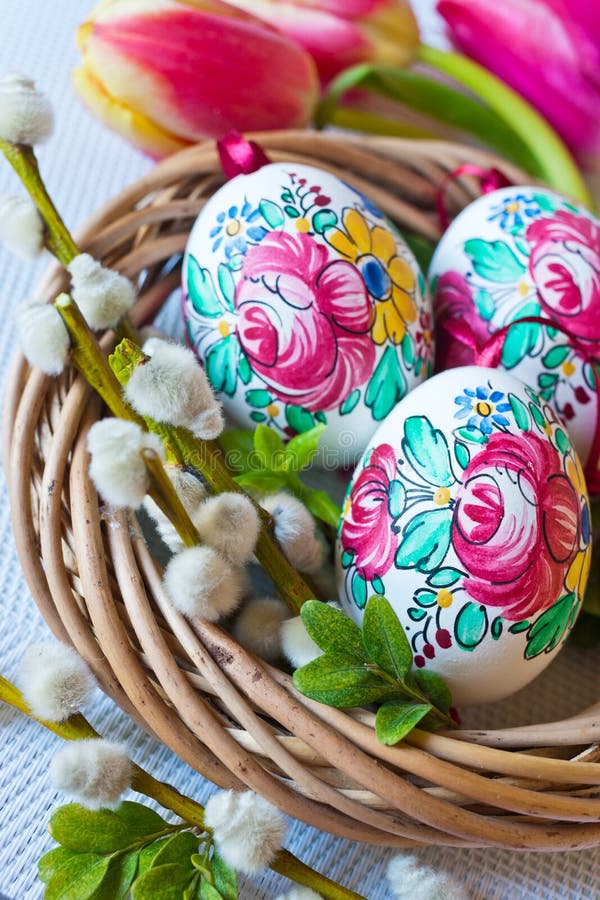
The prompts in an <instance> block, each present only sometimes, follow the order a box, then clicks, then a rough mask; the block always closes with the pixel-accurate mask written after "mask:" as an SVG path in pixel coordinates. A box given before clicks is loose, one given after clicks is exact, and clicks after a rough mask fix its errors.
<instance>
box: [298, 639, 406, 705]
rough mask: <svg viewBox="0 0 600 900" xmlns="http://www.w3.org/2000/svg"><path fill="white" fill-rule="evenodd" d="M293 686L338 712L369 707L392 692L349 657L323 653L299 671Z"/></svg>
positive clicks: (362, 665) (346, 654)
mask: <svg viewBox="0 0 600 900" xmlns="http://www.w3.org/2000/svg"><path fill="white" fill-rule="evenodd" d="M294 686H295V688H296V690H298V691H300V693H301V694H304V696H305V697H310V698H311V699H312V700H317V701H318V702H319V703H325V704H327V706H335V707H337V708H338V709H345V708H347V707H352V706H367V704H369V703H374V702H375V700H379V699H380V698H381V697H382V696H384V695H385V693H386V692H387V691H388V690H389V685H388V684H387V682H385V681H383V679H381V678H380V677H379V676H378V675H376V674H375V673H374V672H373V671H372V670H371V669H369V668H368V667H367V666H366V665H364V664H362V663H359V662H357V660H356V657H355V656H351V655H350V654H348V653H324V654H323V655H322V656H318V657H317V658H316V659H313V660H312V662H309V663H308V665H306V666H302V668H301V669H296V671H295V672H294Z"/></svg>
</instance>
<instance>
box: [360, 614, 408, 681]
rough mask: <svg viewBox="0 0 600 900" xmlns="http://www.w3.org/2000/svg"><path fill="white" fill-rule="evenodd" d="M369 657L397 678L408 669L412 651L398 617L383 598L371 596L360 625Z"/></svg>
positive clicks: (402, 676)
mask: <svg viewBox="0 0 600 900" xmlns="http://www.w3.org/2000/svg"><path fill="white" fill-rule="evenodd" d="M362 639H363V643H364V645H365V649H366V651H367V654H368V656H369V658H370V659H371V660H372V661H373V662H375V663H377V665H378V666H379V667H380V668H381V669H383V671H384V672H387V673H388V675H391V676H392V678H396V679H397V680H398V681H402V679H403V678H404V677H405V676H406V675H407V674H408V673H409V672H410V669H411V666H412V659H413V657H412V651H411V649H410V643H409V641H408V638H407V637H406V633H405V631H404V628H403V627H402V625H401V624H400V620H399V619H398V616H397V615H396V613H395V612H394V610H393V609H392V606H391V604H390V603H389V602H388V601H387V600H386V598H385V597H371V599H370V600H369V602H368V603H367V607H366V609H365V614H364V617H363V624H362Z"/></svg>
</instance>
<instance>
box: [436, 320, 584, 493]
mask: <svg viewBox="0 0 600 900" xmlns="http://www.w3.org/2000/svg"><path fill="white" fill-rule="evenodd" d="M527 324H531V325H544V326H546V327H547V328H554V329H555V330H556V331H560V332H561V334H564V335H566V337H567V338H568V345H569V346H570V347H571V348H572V349H573V350H574V351H575V353H577V355H578V356H580V357H581V358H582V359H583V361H584V363H588V364H589V366H590V368H591V370H592V378H593V380H594V390H595V392H596V425H595V429H594V438H593V440H592V446H591V448H590V452H589V455H588V461H587V463H586V466H585V470H584V474H585V480H586V483H587V487H588V491H589V492H590V494H600V471H599V470H598V461H599V459H600V375H599V374H598V369H597V366H598V365H599V363H600V361H599V360H598V358H597V357H595V356H594V355H593V354H592V353H590V351H589V350H588V348H587V347H586V345H585V344H583V343H582V342H581V341H580V340H579V339H578V338H577V337H576V336H575V335H574V334H572V332H570V331H569V329H568V328H565V326H564V325H561V324H560V323H559V322H554V321H553V320H552V319H545V318H543V317H542V316H523V318H521V319H515V320H514V321H513V322H509V323H508V325H505V326H504V327H503V328H500V329H498V331H495V332H494V334H493V335H492V336H491V337H490V338H489V340H487V341H486V342H485V343H484V344H481V342H480V341H479V340H478V338H477V335H476V334H475V332H474V331H473V329H472V328H471V326H470V325H469V324H468V323H467V322H465V321H464V319H453V318H450V317H449V318H447V319H445V320H444V321H443V322H441V323H440V325H441V327H442V328H444V329H445V330H446V332H447V333H448V334H450V335H451V336H452V337H453V338H456V340H458V341H460V342H461V343H462V344H464V345H465V346H467V347H469V348H470V349H472V350H473V354H474V360H473V362H474V364H475V365H476V366H483V367H484V368H486V369H496V368H497V367H498V364H499V362H500V359H501V358H502V350H503V349H504V342H505V340H506V337H507V335H508V332H509V331H510V329H511V328H513V327H514V326H515V325H527Z"/></svg>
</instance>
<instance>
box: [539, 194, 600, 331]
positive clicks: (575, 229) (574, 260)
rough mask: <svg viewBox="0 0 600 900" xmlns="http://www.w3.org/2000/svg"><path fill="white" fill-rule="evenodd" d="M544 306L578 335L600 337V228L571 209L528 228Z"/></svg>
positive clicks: (556, 319)
mask: <svg viewBox="0 0 600 900" xmlns="http://www.w3.org/2000/svg"><path fill="white" fill-rule="evenodd" d="M527 240H528V241H529V242H530V244H531V255H530V257H529V274H530V275H531V278H532V280H533V283H534V284H535V287H536V289H537V292H538V296H539V298H540V302H541V305H542V309H543V310H544V312H545V313H547V314H548V315H549V316H550V317H551V318H552V319H554V320H555V321H556V322H559V323H560V324H561V325H564V326H565V327H566V328H568V329H569V330H570V331H571V332H572V333H573V334H575V335H577V337H580V338H585V339H587V340H591V341H598V340H600V228H599V227H598V226H597V225H596V223H595V222H592V221H591V220H590V219H584V218H583V217H581V216H578V215H575V214H574V213H572V212H568V211H566V210H559V211H558V212H557V213H556V214H555V217H554V218H553V219H541V220H539V221H537V222H534V223H533V224H532V225H530V226H529V228H528V229H527Z"/></svg>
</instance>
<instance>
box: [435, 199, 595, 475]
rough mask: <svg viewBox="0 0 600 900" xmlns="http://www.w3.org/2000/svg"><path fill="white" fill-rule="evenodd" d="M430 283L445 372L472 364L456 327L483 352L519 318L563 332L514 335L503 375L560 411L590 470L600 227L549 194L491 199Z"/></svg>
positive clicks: (458, 234)
mask: <svg viewBox="0 0 600 900" xmlns="http://www.w3.org/2000/svg"><path fill="white" fill-rule="evenodd" d="M429 278H430V283H431V287H432V293H433V295H434V310H435V313H436V323H437V324H438V332H437V347H438V359H437V362H436V367H437V368H438V370H441V369H445V368H448V367H449V366H454V365H464V364H466V363H468V362H472V361H473V353H472V350H469V349H468V348H466V346H465V345H461V343H460V342H459V341H457V340H456V339H454V338H451V337H448V334H447V332H446V331H445V327H444V323H446V322H447V321H448V319H452V318H455V319H456V318H458V319H459V320H461V321H462V322H463V323H466V324H467V325H468V326H469V327H470V329H471V331H472V332H473V334H474V336H475V337H476V339H477V341H478V342H479V343H480V344H482V343H485V341H486V340H487V339H489V338H490V335H492V334H493V333H494V332H497V331H498V330H500V329H501V328H504V327H505V326H507V325H509V323H510V322H511V321H513V320H515V319H519V318H523V317H527V316H541V317H543V318H548V319H552V320H553V321H554V322H555V323H556V325H557V329H551V328H548V327H546V326H544V325H539V324H535V323H529V324H522V325H515V326H513V327H512V328H510V329H509V330H508V332H507V334H506V338H505V341H504V345H503V348H502V358H501V366H502V367H503V368H505V369H506V370H508V371H510V372H511V373H512V374H514V375H516V376H517V377H518V378H520V379H522V380H523V381H524V382H526V383H527V384H530V385H531V386H532V387H534V388H535V389H536V391H537V392H538V394H539V395H540V397H541V398H542V399H543V400H545V401H549V402H551V403H552V404H553V405H554V406H555V408H556V410H557V412H558V413H559V415H560V416H561V417H562V418H563V419H564V421H565V423H566V425H567V427H568V429H569V434H570V435H571V437H572V439H573V442H574V444H575V447H576V449H577V452H578V453H579V456H580V458H581V461H582V462H583V464H584V465H585V464H586V463H587V461H588V456H589V453H590V448H591V446H592V442H593V438H594V428H595V419H596V416H595V406H596V397H595V394H594V392H595V386H594V378H593V373H592V363H591V358H593V357H594V356H596V355H600V223H599V222H598V220H597V219H595V218H594V216H593V215H592V214H591V213H590V212H589V211H587V210H586V209H583V208H582V207H576V206H574V205H573V204H572V203H571V202H569V201H568V200H566V199H565V198H564V197H561V196H559V195H558V194H556V193H554V192H553V191H550V190H547V189H544V188H541V187H508V188H503V189H502V190H498V191H493V192H492V193H489V194H485V195H484V196H482V197H480V198H479V199H478V200H476V201H475V202H474V203H471V204H470V205H469V206H468V207H466V209H465V210H463V212H462V213H461V214H460V215H459V216H458V217H457V218H456V219H455V220H454V221H453V223H452V224H451V225H450V227H449V228H448V230H447V231H446V233H445V234H444V236H443V237H442V239H441V241H440V243H439V246H438V248H437V250H436V252H435V255H434V257H433V259H432V262H431V267H430V271H429ZM559 329H560V330H559ZM565 330H566V332H567V333H565ZM569 335H570V336H571V337H569ZM594 455H595V454H594ZM590 462H592V464H593V461H590Z"/></svg>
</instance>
